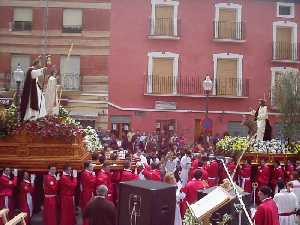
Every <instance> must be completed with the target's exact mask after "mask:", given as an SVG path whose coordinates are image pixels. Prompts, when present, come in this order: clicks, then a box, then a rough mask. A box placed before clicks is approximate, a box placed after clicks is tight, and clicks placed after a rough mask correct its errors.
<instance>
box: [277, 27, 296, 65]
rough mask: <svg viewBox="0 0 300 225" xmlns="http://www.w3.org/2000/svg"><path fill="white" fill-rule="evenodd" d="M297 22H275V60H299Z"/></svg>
mask: <svg viewBox="0 0 300 225" xmlns="http://www.w3.org/2000/svg"><path fill="white" fill-rule="evenodd" d="M297 51H298V43H297V24H296V23H294V22H290V21H277V22H273V60H287V61H297V60H298V53H297Z"/></svg>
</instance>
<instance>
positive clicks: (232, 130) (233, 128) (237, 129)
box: [227, 121, 248, 137]
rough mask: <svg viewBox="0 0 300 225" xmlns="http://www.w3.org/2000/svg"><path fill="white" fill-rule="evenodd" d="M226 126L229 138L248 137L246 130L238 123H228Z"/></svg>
mask: <svg viewBox="0 0 300 225" xmlns="http://www.w3.org/2000/svg"><path fill="white" fill-rule="evenodd" d="M227 125H228V133H229V134H230V136H234V137H236V136H241V137H246V136H247V135H248V128H247V127H245V126H243V125H242V122H240V121H229V122H228V124H227Z"/></svg>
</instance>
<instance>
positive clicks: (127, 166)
mask: <svg viewBox="0 0 300 225" xmlns="http://www.w3.org/2000/svg"><path fill="white" fill-rule="evenodd" d="M124 169H130V161H129V160H126V161H125V162H124Z"/></svg>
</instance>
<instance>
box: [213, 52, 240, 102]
mask: <svg viewBox="0 0 300 225" xmlns="http://www.w3.org/2000/svg"><path fill="white" fill-rule="evenodd" d="M242 59H243V56H242V55H238V54H231V53H220V54H214V55H213V61H214V89H213V93H214V94H216V95H221V96H222V95H224V96H242Z"/></svg>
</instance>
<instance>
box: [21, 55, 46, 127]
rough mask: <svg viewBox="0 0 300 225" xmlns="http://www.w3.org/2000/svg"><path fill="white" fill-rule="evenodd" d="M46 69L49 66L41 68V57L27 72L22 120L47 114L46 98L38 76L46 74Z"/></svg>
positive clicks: (22, 98)
mask: <svg viewBox="0 0 300 225" xmlns="http://www.w3.org/2000/svg"><path fill="white" fill-rule="evenodd" d="M46 70H47V67H42V68H41V62H40V59H37V60H34V62H33V64H32V67H30V68H29V69H28V71H27V73H26V78H25V82H24V88H23V93H22V96H21V106H20V114H21V121H26V120H36V119H38V118H40V117H44V116H46V115H47V112H46V106H45V98H44V95H43V92H42V88H41V87H40V85H39V83H38V77H40V76H42V75H45V72H46Z"/></svg>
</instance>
